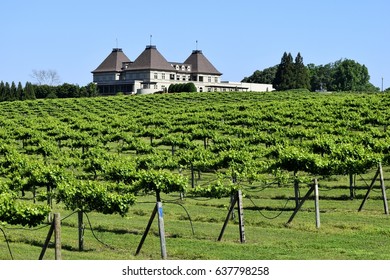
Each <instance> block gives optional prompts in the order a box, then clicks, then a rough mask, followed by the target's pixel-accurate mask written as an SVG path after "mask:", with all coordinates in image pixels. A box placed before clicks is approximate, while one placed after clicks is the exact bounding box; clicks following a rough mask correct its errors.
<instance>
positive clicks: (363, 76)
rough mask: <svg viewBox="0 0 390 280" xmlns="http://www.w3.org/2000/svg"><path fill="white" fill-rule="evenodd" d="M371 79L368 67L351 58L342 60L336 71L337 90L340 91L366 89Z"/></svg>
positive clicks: (335, 82) (335, 83)
mask: <svg viewBox="0 0 390 280" xmlns="http://www.w3.org/2000/svg"><path fill="white" fill-rule="evenodd" d="M369 80H370V75H369V74H368V70H367V67H366V66H365V65H361V64H359V63H357V62H355V61H354V60H351V59H345V60H342V61H341V62H340V64H339V65H338V67H337V68H336V70H335V73H334V85H335V90H338V91H363V90H366V89H367V86H368V84H369Z"/></svg>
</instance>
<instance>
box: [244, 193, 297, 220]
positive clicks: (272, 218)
mask: <svg viewBox="0 0 390 280" xmlns="http://www.w3.org/2000/svg"><path fill="white" fill-rule="evenodd" d="M246 198H248V199H249V200H250V201H251V202H252V204H253V205H254V206H255V207H256V208H257V212H259V214H260V215H261V216H263V217H264V218H266V219H268V220H274V219H276V218H278V217H279V216H280V215H282V213H283V212H284V211H285V210H286V207H287V204H288V202H289V201H290V199H287V201H286V203H285V204H284V206H283V208H282V210H281V211H280V213H278V214H277V215H276V216H274V217H267V216H266V215H264V214H263V213H262V212H261V211H260V210H259V209H258V208H259V207H258V206H257V205H256V204H255V202H254V201H253V200H252V198H250V197H249V196H248V197H246Z"/></svg>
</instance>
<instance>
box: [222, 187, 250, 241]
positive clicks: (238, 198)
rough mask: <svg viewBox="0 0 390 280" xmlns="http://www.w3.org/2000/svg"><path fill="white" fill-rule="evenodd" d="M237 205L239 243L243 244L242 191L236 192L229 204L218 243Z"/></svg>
mask: <svg viewBox="0 0 390 280" xmlns="http://www.w3.org/2000/svg"><path fill="white" fill-rule="evenodd" d="M236 203H237V208H238V225H239V230H240V242H241V243H245V226H244V207H243V203H242V191H241V190H238V191H237V192H236V194H235V195H234V196H233V199H232V202H231V203H230V207H229V211H228V214H227V216H226V219H225V222H224V224H223V226H222V230H221V233H220V234H219V237H218V241H221V240H222V236H223V234H224V232H225V229H226V226H227V224H228V222H229V217H230V215H231V214H232V212H233V210H234V207H235V205H236Z"/></svg>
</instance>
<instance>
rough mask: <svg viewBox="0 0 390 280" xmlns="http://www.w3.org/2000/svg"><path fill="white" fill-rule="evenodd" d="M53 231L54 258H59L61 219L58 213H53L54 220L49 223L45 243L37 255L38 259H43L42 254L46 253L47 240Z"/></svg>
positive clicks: (48, 240)
mask: <svg viewBox="0 0 390 280" xmlns="http://www.w3.org/2000/svg"><path fill="white" fill-rule="evenodd" d="M53 232H54V244H55V247H54V251H55V259H56V260H61V219H60V214H59V213H55V214H54V220H53V222H52V223H51V226H50V229H49V232H48V234H47V237H46V240H45V243H44V244H43V247H42V251H41V254H40V255H39V260H42V259H43V256H44V255H45V253H46V249H47V247H48V246H49V242H50V239H51V236H52V235H53Z"/></svg>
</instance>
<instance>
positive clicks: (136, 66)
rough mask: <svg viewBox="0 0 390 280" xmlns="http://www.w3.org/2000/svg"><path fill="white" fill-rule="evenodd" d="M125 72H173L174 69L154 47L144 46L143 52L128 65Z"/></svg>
mask: <svg viewBox="0 0 390 280" xmlns="http://www.w3.org/2000/svg"><path fill="white" fill-rule="evenodd" d="M127 70H130V71H131V70H162V71H173V70H174V68H173V67H172V66H171V64H170V63H169V62H168V61H167V60H166V59H165V58H164V57H163V56H162V54H161V53H160V52H159V51H158V50H157V48H156V46H152V45H149V46H146V48H145V50H144V51H143V52H142V53H141V54H140V55H139V56H138V57H137V59H136V60H134V62H133V63H131V64H130V65H129V68H128V69H127Z"/></svg>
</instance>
